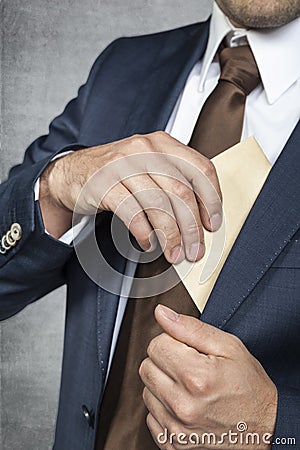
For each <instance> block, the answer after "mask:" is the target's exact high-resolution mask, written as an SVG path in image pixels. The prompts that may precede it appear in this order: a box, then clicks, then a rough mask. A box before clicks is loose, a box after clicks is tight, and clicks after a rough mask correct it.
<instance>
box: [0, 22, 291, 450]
mask: <svg viewBox="0 0 300 450" xmlns="http://www.w3.org/2000/svg"><path fill="white" fill-rule="evenodd" d="M208 30H209V27H208V22H205V23H202V24H195V25H191V26H188V27H184V28H181V29H176V30H172V31H168V32H163V33H157V34H154V35H150V36H141V37H134V38H124V39H119V40H117V41H115V42H113V43H112V44H111V45H110V46H109V47H108V48H107V49H106V50H105V51H104V52H103V53H102V54H101V55H100V56H99V58H98V59H97V60H96V62H95V64H94V66H93V68H92V70H91V72H90V75H89V78H88V81H87V83H86V84H85V85H84V86H83V87H81V88H80V90H79V93H78V97H77V98H76V99H74V100H72V101H71V102H70V103H69V104H68V105H67V107H66V109H65V111H64V112H63V114H62V115H61V116H59V117H57V118H56V119H55V120H54V121H53V122H52V123H51V126H50V131H49V134H48V135H47V136H42V137H40V138H39V139H37V140H36V141H35V142H34V143H33V144H32V145H31V146H30V147H29V148H28V150H27V151H26V154H25V157H24V161H23V163H22V164H21V165H19V166H16V167H14V168H13V169H12V170H11V172H10V176H9V179H8V180H7V181H6V182H5V183H3V184H2V185H1V187H0V211H1V220H0V231H1V236H2V235H3V234H5V233H6V231H7V230H8V229H9V228H10V226H11V224H12V223H13V222H19V223H20V224H21V226H22V229H23V236H22V239H21V240H20V241H19V243H18V245H17V246H16V247H14V248H12V249H11V250H10V251H8V252H7V253H6V254H4V255H3V254H1V255H0V268H1V283H0V290H1V291H0V316H1V318H2V319H6V318H8V317H10V316H11V315H13V314H15V313H17V312H18V311H20V310H21V309H22V308H24V307H25V306H26V305H28V304H30V303H32V302H34V301H36V300H37V299H39V298H40V297H41V296H43V295H44V294H46V293H47V292H49V291H51V290H53V289H55V288H56V287H58V286H60V285H62V284H64V283H67V285H68V300H67V316H66V331H65V345H64V359H63V373H62V383H61V393H60V403H59V413H58V420H57V429H56V437H55V444H54V448H55V449H56V450H69V449H72V450H92V449H93V445H94V439H95V430H96V423H95V422H96V418H97V411H98V409H99V403H100V400H101V395H102V391H103V383H104V377H105V372H106V367H107V360H108V354H109V348H110V341H111V336H112V329H113V324H114V319H115V314H116V307H117V302H118V297H117V296H116V295H113V294H110V293H109V292H106V291H104V290H103V289H101V288H99V287H98V286H97V285H96V284H94V283H93V282H92V281H91V280H90V279H89V278H88V277H87V275H86V274H85V273H84V271H83V270H82V268H81V266H80V264H79V263H78V261H77V258H76V255H75V254H74V250H73V248H72V246H68V245H65V244H63V243H60V242H57V241H56V240H55V239H52V238H51V237H50V236H48V235H46V234H45V233H44V228H43V223H42V219H41V214H40V210H39V206H38V204H37V203H35V202H34V195H33V186H34V183H35V181H36V179H37V178H38V177H39V175H40V174H41V172H42V171H43V169H44V168H45V167H46V165H47V164H48V162H49V160H50V159H51V158H52V157H53V155H54V154H55V153H57V152H60V151H62V150H64V149H65V148H70V147H71V148H74V149H76V148H80V147H84V146H93V145H97V144H104V143H107V142H110V141H114V140H117V139H121V138H124V137H127V136H129V135H132V134H135V133H149V132H153V131H155V130H163V129H164V128H165V126H166V124H167V121H168V118H169V116H170V114H171V111H172V109H173V107H174V105H175V102H176V100H177V98H178V96H179V94H180V92H181V90H182V88H183V87H184V84H185V81H186V79H187V76H188V74H189V72H190V70H191V68H192V67H193V65H194V64H195V62H196V61H197V60H199V58H201V56H202V55H203V52H204V50H205V48H206V44H207V38H208ZM299 151H300V125H299V124H298V126H297V127H296V128H295V130H294V132H293V134H292V135H291V137H290V139H289V141H288V143H287V145H286V147H285V149H284V150H283V152H282V154H281V156H280V157H279V159H278V161H277V162H276V164H275V165H274V167H273V168H272V171H271V173H270V175H269V177H268V179H267V181H266V183H265V186H264V188H263V190H262V192H261V194H260V195H259V197H258V199H257V201H256V203H255V205H254V207H253V209H252V211H251V213H250V215H249V217H248V219H247V221H246V223H245V225H244V227H243V229H242V231H241V233H240V235H239V237H238V239H237V241H236V243H235V245H234V247H233V249H232V251H231V253H230V256H229V257H228V260H227V262H226V264H225V266H224V268H223V270H222V272H221V274H220V276H219V279H218V281H217V283H216V285H215V287H214V289H213V292H212V294H211V296H210V299H209V301H208V304H207V306H206V308H205V310H204V313H203V316H202V320H204V321H206V322H208V323H210V324H212V325H214V326H216V327H219V328H221V329H223V330H226V331H228V332H231V333H234V334H235V335H237V336H238V337H239V338H241V339H242V341H243V342H244V343H245V345H246V346H247V347H248V349H249V350H250V352H252V354H253V355H254V356H255V357H256V358H258V359H259V361H260V362H261V363H262V365H263V366H264V368H265V370H266V371H267V373H268V374H269V376H270V377H271V378H272V380H274V382H275V383H276V386H277V388H278V392H279V406H278V417H277V424H276V436H277V437H294V436H295V437H297V438H298V446H300V371H299V369H300V358H299V357H300V354H299V353H300V352H299V348H300V336H299V323H300V277H299V274H300V243H299V235H300V232H299V218H300V205H299V190H300V189H299V174H300V154H299ZM110 218H111V215H110V214H109V213H103V214H100V215H99V218H98V219H99V224H98V235H99V239H100V241H101V243H102V244H101V245H103V247H104V250H105V251H106V252H107V253H108V254H109V256H110V259H111V260H112V261H113V264H114V266H115V267H116V268H117V269H118V270H120V271H122V270H124V264H125V261H124V259H123V258H122V257H120V255H118V253H117V251H116V250H115V249H114V248H113V244H112V242H111V239H110V235H109V220H110ZM82 405H86V407H87V410H88V414H87V410H86V411H85V412H86V414H85V417H86V418H87V419H88V420H86V419H85V417H84V415H83V414H82ZM208 431H209V430H208ZM274 447H276V445H275V446H274ZM278 448H279V447H278ZM285 448H295V447H289V446H286V447H285ZM116 450H118V449H116Z"/></svg>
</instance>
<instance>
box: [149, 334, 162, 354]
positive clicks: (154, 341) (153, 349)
mask: <svg viewBox="0 0 300 450" xmlns="http://www.w3.org/2000/svg"><path fill="white" fill-rule="evenodd" d="M159 340H160V337H159V336H156V337H155V338H153V339H152V340H151V341H150V342H149V345H148V348H147V354H148V356H149V358H151V356H153V355H154V354H155V353H156V352H157V348H158V345H159Z"/></svg>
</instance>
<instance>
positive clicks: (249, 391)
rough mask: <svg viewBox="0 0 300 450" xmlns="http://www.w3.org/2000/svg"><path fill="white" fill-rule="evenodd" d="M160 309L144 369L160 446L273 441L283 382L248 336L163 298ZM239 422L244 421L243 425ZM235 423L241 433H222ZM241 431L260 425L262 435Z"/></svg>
mask: <svg viewBox="0 0 300 450" xmlns="http://www.w3.org/2000/svg"><path fill="white" fill-rule="evenodd" d="M155 316H156V320H157V321H158V323H159V324H160V325H161V327H162V328H163V329H164V331H165V333H163V334H161V335H159V336H157V337H156V338H154V339H153V340H152V341H151V343H150V345H149V347H148V355H149V357H148V358H147V359H145V360H144V361H143V362H142V364H141V367H140V376H141V378H142V381H143V382H144V384H145V389H144V393H143V396H144V402H145V404H146V407H147V408H148V410H149V414H148V417H147V424H148V427H149V429H150V431H151V433H152V436H153V438H154V440H155V441H156V443H157V445H158V446H159V448H160V449H162V450H163V449H164V450H171V449H189V448H193V449H195V448H199V449H200V448H201V449H208V448H219V449H223V448H224V449H225V448H226V449H228V448H229V449H231V450H232V449H235V448H236V449H239V450H242V449H251V450H254V449H255V450H257V449H269V448H271V446H270V445H269V444H268V443H264V442H263V437H264V439H265V441H266V442H269V441H271V438H272V434H273V432H274V426H275V421H276V411H277V389H276V387H275V385H274V383H273V382H272V381H271V379H270V378H269V376H268V375H267V374H266V372H265V370H264V369H263V367H262V366H261V365H260V363H259V362H258V361H257V359H255V358H254V357H253V356H252V355H251V354H250V353H249V351H248V350H247V349H246V347H245V346H244V344H243V343H242V342H241V341H240V340H239V339H238V338H237V337H236V336H234V335H231V334H229V333H226V332H224V331H221V330H219V329H218V328H215V327H213V326H211V325H208V324H206V323H204V322H201V321H200V320H198V319H195V318H192V317H188V316H184V315H179V314H177V313H175V312H174V311H172V310H170V309H169V308H166V307H164V306H161V305H159V306H158V307H157V308H156V310H155ZM241 424H244V429H243V430H242V429H240V432H238V431H239V428H237V427H239V426H241ZM246 428H247V429H246ZM166 430H167V433H166ZM230 430H232V432H236V433H237V434H236V435H233V436H232V439H231V443H230V442H229V438H228V436H224V435H223V433H228V432H229V431H230ZM242 431H245V433H244V437H245V435H246V433H247V432H249V433H258V434H259V439H260V441H259V442H260V443H259V444H258V443H257V440H255V442H254V443H253V444H252V445H251V440H250V442H248V443H246V442H244V443H241V442H240V440H239V438H240V436H241V435H242V433H241V432H242ZM172 433H173V434H172ZM191 433H193V436H195V435H197V436H203V435H205V433H206V434H207V433H209V434H210V433H213V435H214V436H215V437H216V442H215V444H213V436H212V435H211V436H210V439H211V445H209V444H208V436H207V439H206V441H205V443H204V444H203V445H202V441H200V442H201V445H193V444H192V443H191V442H189V440H188V437H189V436H191ZM166 435H167V436H168V438H167V441H166ZM184 435H185V436H186V437H185V438H184ZM222 435H223V442H221V441H222ZM159 436H160V439H159V440H158V437H159ZM236 436H238V442H235V443H234V440H235V439H236ZM178 439H179V442H178ZM184 439H185V440H186V444H183V443H182V442H183V441H184ZM165 441H166V442H165ZM170 441H172V443H170ZM180 441H181V443H180ZM244 441H245V439H244ZM192 442H193V443H194V442H195V440H192ZM218 442H219V444H218ZM271 442H272V441H271Z"/></svg>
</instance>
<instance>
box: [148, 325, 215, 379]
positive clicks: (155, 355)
mask: <svg viewBox="0 0 300 450" xmlns="http://www.w3.org/2000/svg"><path fill="white" fill-rule="evenodd" d="M147 353H148V356H149V358H150V359H151V361H152V362H153V363H154V364H155V366H157V367H158V368H159V369H160V370H161V371H162V372H164V373H165V374H167V375H168V376H169V377H170V378H171V379H173V380H174V381H176V382H181V380H182V378H183V377H182V374H183V373H185V372H186V371H187V368H188V370H189V371H191V370H192V369H193V368H194V367H196V368H197V369H199V368H201V363H202V360H201V361H199V358H200V359H201V358H207V357H206V356H204V355H202V354H200V353H199V352H198V351H197V350H195V349H194V348H192V347H188V346H187V345H186V344H183V343H182V342H180V341H178V340H176V339H174V338H173V337H171V336H169V335H168V334H166V333H162V334H160V335H159V336H157V337H155V338H154V339H152V340H151V342H150V344H149V346H148V349H147ZM199 371H200V369H199V370H198V372H199Z"/></svg>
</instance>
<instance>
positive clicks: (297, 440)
mask: <svg viewBox="0 0 300 450" xmlns="http://www.w3.org/2000/svg"><path fill="white" fill-rule="evenodd" d="M277 390H278V409H277V421H276V427H275V433H274V438H273V446H272V449H274V450H275V449H276V450H277V449H278V450H279V449H282V448H285V449H287V450H289V449H296V448H299V447H300V391H299V390H298V389H294V388H291V387H286V386H277Z"/></svg>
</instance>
